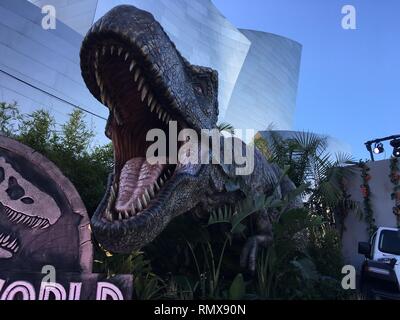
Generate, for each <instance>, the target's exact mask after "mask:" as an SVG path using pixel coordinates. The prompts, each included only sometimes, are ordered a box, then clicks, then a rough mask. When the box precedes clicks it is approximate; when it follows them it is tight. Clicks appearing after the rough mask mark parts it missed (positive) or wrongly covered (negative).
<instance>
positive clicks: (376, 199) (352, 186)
mask: <svg viewBox="0 0 400 320" xmlns="http://www.w3.org/2000/svg"><path fill="white" fill-rule="evenodd" d="M367 166H368V167H369V168H370V171H369V174H370V176H371V180H370V181H369V187H370V192H371V193H370V199H371V206H372V209H373V213H374V218H375V223H376V225H377V226H378V227H380V226H382V227H396V225H397V222H396V216H395V215H394V214H393V207H394V206H395V201H394V200H392V199H391V194H392V193H393V188H394V185H393V184H392V182H391V181H390V178H389V175H390V160H382V161H376V162H369V163H367ZM354 170H355V173H354V175H353V177H352V178H351V179H350V181H349V183H348V186H347V190H348V193H349V194H350V195H351V198H352V199H353V200H355V201H358V202H359V203H360V205H361V208H362V209H363V208H364V206H363V196H362V193H361V185H362V184H363V181H362V178H361V169H360V168H356V167H355V168H354ZM345 228H346V229H345V231H344V233H343V237H342V244H343V255H344V258H345V261H346V263H348V264H351V265H354V266H355V267H356V268H357V269H359V266H360V265H361V264H362V261H363V259H364V257H363V256H362V255H359V254H358V253H357V249H358V242H360V241H368V239H369V237H368V232H367V224H366V223H365V222H364V220H363V219H362V218H361V219H360V217H359V216H357V214H356V213H354V212H351V213H349V215H348V216H347V218H346V219H345Z"/></svg>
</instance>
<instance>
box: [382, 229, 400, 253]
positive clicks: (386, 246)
mask: <svg viewBox="0 0 400 320" xmlns="http://www.w3.org/2000/svg"><path fill="white" fill-rule="evenodd" d="M379 250H380V251H382V252H384V253H389V254H395V255H400V232H398V231H394V230H383V231H382V232H381V236H380V238H379Z"/></svg>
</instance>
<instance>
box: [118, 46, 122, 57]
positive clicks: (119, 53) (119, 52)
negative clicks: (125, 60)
mask: <svg viewBox="0 0 400 320" xmlns="http://www.w3.org/2000/svg"><path fill="white" fill-rule="evenodd" d="M121 53H122V48H119V49H118V56H120V55H121Z"/></svg>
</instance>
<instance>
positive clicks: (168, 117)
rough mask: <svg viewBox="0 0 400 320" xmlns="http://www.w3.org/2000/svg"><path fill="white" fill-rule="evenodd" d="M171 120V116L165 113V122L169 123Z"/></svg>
mask: <svg viewBox="0 0 400 320" xmlns="http://www.w3.org/2000/svg"><path fill="white" fill-rule="evenodd" d="M170 121H171V117H170V116H169V115H167V118H166V119H165V122H166V123H169V122H170Z"/></svg>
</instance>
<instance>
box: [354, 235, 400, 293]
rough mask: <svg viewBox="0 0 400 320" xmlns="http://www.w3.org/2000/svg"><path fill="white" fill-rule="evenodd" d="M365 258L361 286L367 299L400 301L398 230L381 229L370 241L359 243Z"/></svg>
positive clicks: (399, 240)
mask: <svg viewBox="0 0 400 320" xmlns="http://www.w3.org/2000/svg"><path fill="white" fill-rule="evenodd" d="M358 253H360V254H363V255H364V256H365V261H364V263H363V265H362V267H361V278H360V287H361V292H362V294H363V295H364V297H365V298H366V299H395V300H400V229H397V228H385V227H380V228H378V230H377V231H376V232H375V233H374V234H373V235H372V237H371V239H370V241H369V242H359V244H358Z"/></svg>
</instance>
